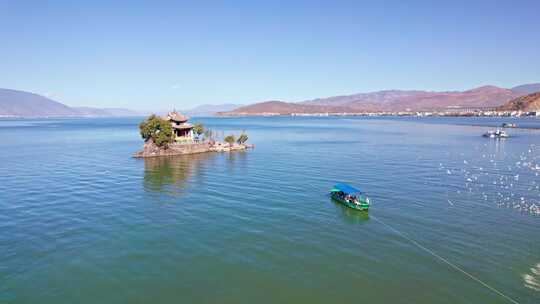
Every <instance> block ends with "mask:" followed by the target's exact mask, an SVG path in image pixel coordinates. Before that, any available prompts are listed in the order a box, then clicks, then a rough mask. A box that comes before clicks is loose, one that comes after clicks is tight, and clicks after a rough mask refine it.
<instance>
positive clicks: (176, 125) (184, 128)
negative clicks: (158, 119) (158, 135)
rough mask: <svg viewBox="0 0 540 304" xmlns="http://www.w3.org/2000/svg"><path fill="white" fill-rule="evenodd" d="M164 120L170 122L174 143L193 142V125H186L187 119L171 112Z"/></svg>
mask: <svg viewBox="0 0 540 304" xmlns="http://www.w3.org/2000/svg"><path fill="white" fill-rule="evenodd" d="M166 119H167V120H168V121H170V122H171V126H172V128H173V133H174V141H175V142H193V125H192V124H190V123H188V120H189V117H187V116H184V115H182V114H180V113H178V112H176V111H172V112H169V114H167V117H166Z"/></svg>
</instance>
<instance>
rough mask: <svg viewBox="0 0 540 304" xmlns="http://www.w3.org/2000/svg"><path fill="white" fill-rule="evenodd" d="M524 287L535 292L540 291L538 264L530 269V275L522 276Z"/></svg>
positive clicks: (539, 265)
mask: <svg viewBox="0 0 540 304" xmlns="http://www.w3.org/2000/svg"><path fill="white" fill-rule="evenodd" d="M523 281H524V282H525V283H524V285H525V287H527V288H530V289H532V290H535V291H540V263H538V264H536V265H535V266H533V267H531V269H530V273H526V274H524V275H523Z"/></svg>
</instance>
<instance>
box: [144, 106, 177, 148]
mask: <svg viewBox="0 0 540 304" xmlns="http://www.w3.org/2000/svg"><path fill="white" fill-rule="evenodd" d="M139 130H140V133H141V137H142V138H143V139H144V140H145V141H147V140H149V139H151V140H152V141H153V142H154V143H155V144H156V145H157V146H159V147H167V146H168V144H169V143H170V142H172V139H173V130H172V126H171V123H170V122H168V121H167V120H165V119H163V118H161V117H159V116H156V115H153V114H152V115H150V117H148V118H147V119H146V120H145V121H143V122H141V124H140V125H139Z"/></svg>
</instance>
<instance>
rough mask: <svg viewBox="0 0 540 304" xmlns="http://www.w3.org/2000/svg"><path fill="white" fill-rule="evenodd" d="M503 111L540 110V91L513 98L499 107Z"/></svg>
mask: <svg viewBox="0 0 540 304" xmlns="http://www.w3.org/2000/svg"><path fill="white" fill-rule="evenodd" d="M499 110H501V111H523V112H537V111H540V92H536V93H532V94H529V95H525V96H521V97H518V98H516V99H513V100H511V101H509V102H508V103H506V104H505V105H503V106H501V107H500V108H499Z"/></svg>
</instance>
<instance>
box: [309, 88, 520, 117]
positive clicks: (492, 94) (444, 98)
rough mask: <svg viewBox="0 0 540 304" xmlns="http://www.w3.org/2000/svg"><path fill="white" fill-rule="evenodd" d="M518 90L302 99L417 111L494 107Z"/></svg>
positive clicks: (362, 108) (381, 93)
mask: <svg viewBox="0 0 540 304" xmlns="http://www.w3.org/2000/svg"><path fill="white" fill-rule="evenodd" d="M519 95H520V93H516V92H513V91H512V90H509V89H503V88H498V87H495V86H483V87H479V88H476V89H472V90H467V91H463V92H459V91H455V92H429V91H398V90H393V91H379V92H372V93H363V94H354V95H349V96H338V97H330V98H322V99H315V100H309V101H305V102H303V103H305V104H311V105H321V104H324V105H332V104H339V105H340V106H346V107H350V108H352V109H355V110H357V111H408V110H410V111H420V110H433V109H444V108H447V107H456V106H462V107H496V106H500V105H502V104H503V103H505V102H506V101H508V100H511V99H512V98H515V97H517V96H519Z"/></svg>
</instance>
